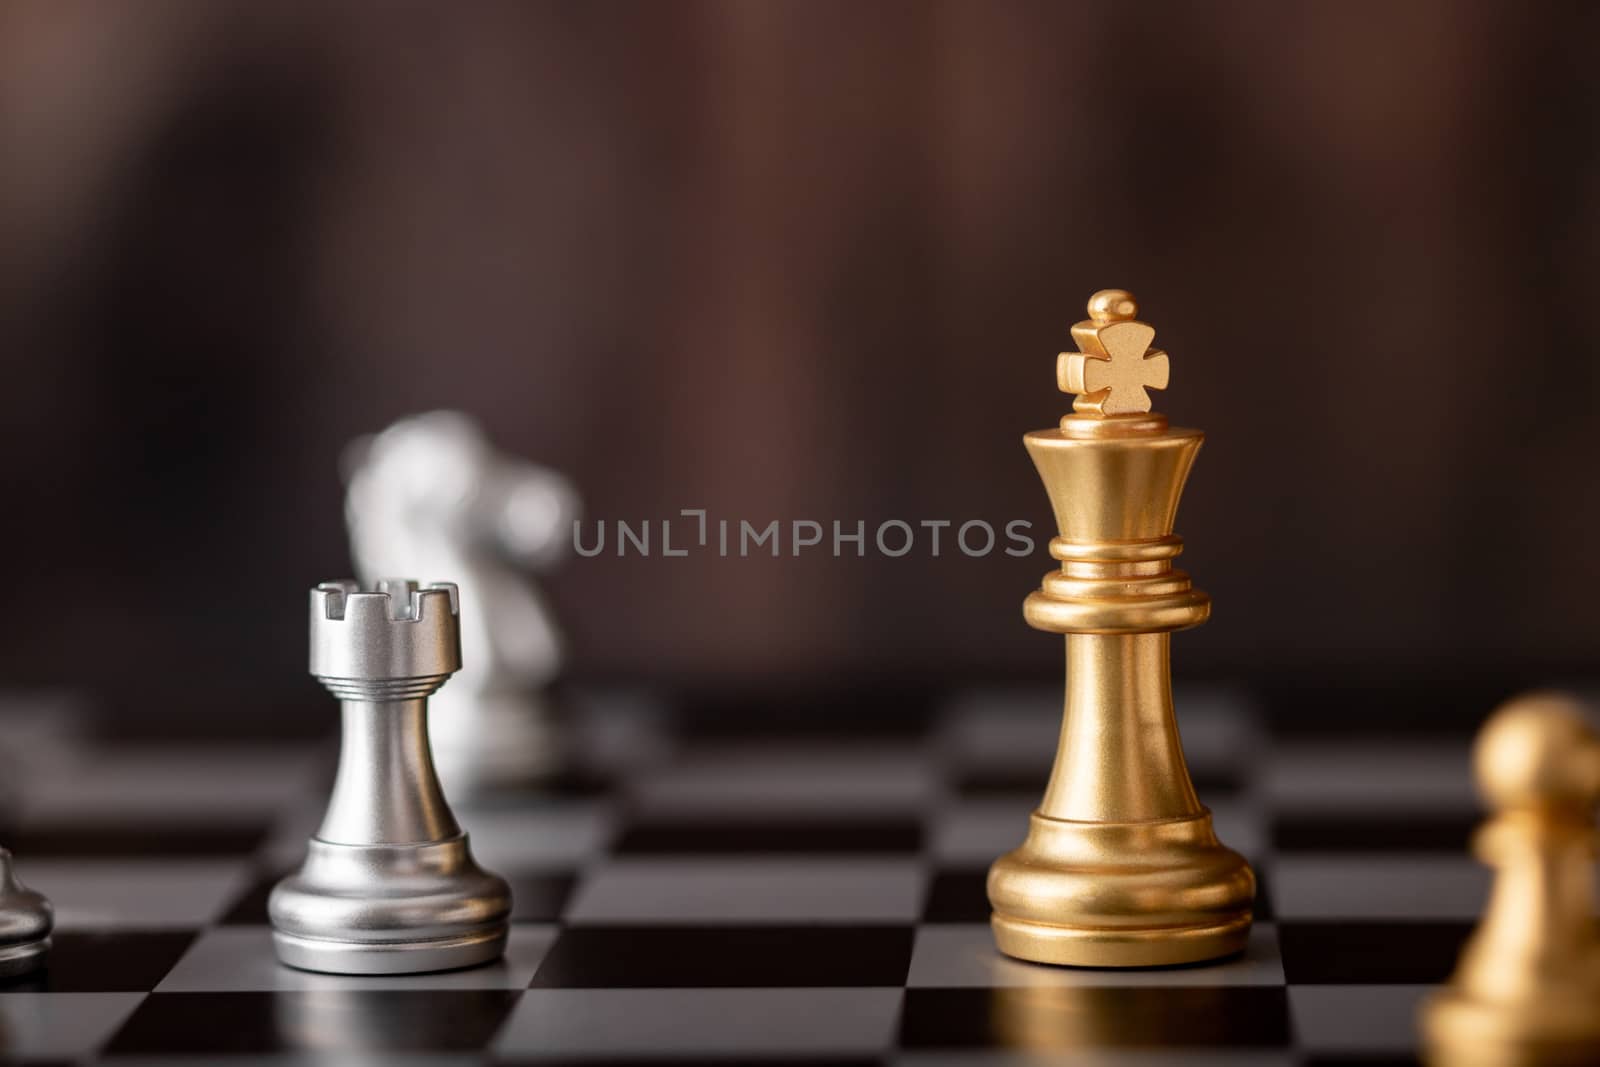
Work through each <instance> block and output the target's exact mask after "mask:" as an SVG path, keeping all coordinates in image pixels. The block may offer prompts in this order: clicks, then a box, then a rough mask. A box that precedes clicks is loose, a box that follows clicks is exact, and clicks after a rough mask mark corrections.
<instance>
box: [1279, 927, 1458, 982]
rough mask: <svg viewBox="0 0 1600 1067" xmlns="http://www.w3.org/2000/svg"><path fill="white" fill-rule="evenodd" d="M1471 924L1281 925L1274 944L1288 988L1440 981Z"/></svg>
mask: <svg viewBox="0 0 1600 1067" xmlns="http://www.w3.org/2000/svg"><path fill="white" fill-rule="evenodd" d="M1472 926H1473V924H1472V923H1470V922H1342V921H1341V922H1283V921H1281V920H1280V921H1279V923H1278V943H1279V946H1280V950H1281V952H1282V953H1283V973H1284V977H1285V978H1286V979H1287V980H1288V982H1289V984H1290V985H1375V984H1387V985H1426V984H1430V983H1435V982H1442V981H1444V980H1445V979H1446V978H1448V977H1449V976H1450V972H1451V971H1453V970H1454V969H1455V965H1456V960H1457V958H1458V957H1459V956H1460V955H1461V949H1462V947H1463V946H1464V945H1465V944H1466V941H1467V937H1468V936H1469V935H1470V934H1471V933H1472Z"/></svg>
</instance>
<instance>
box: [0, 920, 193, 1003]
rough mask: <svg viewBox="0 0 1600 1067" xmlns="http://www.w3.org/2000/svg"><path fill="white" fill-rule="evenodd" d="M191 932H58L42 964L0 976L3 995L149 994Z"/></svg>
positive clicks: (186, 944) (187, 942)
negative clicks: (37, 967)
mask: <svg viewBox="0 0 1600 1067" xmlns="http://www.w3.org/2000/svg"><path fill="white" fill-rule="evenodd" d="M194 938H195V935H194V933H193V932H189V931H182V930H161V931H156V930H137V931H135V930H125V931H118V932H109V931H107V932H96V933H78V932H74V931H67V932H61V931H57V932H56V933H55V934H54V935H53V936H52V937H51V939H50V942H51V944H50V954H49V955H48V956H46V957H45V964H44V966H43V967H41V968H39V969H38V970H35V971H30V972H29V973H27V974H22V975H18V976H16V977H15V978H5V979H0V995H4V994H5V993H148V992H149V991H150V990H152V989H154V988H155V987H156V985H157V984H158V983H159V982H160V981H161V979H162V978H164V977H166V974H167V972H168V971H170V970H171V969H172V967H173V965H174V964H176V963H177V962H178V959H179V957H181V956H182V955H183V954H184V952H185V951H187V950H188V948H189V945H190V944H191V943H192V942H193V941H194Z"/></svg>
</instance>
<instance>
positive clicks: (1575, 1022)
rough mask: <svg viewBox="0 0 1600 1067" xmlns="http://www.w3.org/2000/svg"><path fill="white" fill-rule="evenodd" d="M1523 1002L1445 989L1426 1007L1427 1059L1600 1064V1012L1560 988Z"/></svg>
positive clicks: (1476, 1066)
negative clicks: (1518, 1002) (1511, 1002)
mask: <svg viewBox="0 0 1600 1067" xmlns="http://www.w3.org/2000/svg"><path fill="white" fill-rule="evenodd" d="M1546 992H1547V993H1548V994H1549V995H1546V996H1541V997H1539V998H1538V999H1533V1000H1529V1001H1528V1002H1526V1003H1521V1004H1504V1003H1497V1002H1494V1001H1487V1000H1480V999H1476V998H1474V997H1471V996H1468V995H1467V994H1465V993H1463V992H1460V991H1458V990H1453V989H1446V990H1444V991H1443V992H1441V993H1439V994H1437V995H1436V996H1435V997H1434V998H1433V999H1431V1000H1429V1001H1428V1002H1427V1003H1426V1005H1425V1006H1424V1007H1423V1011H1422V1039H1423V1050H1424V1053H1425V1055H1424V1059H1425V1060H1426V1062H1427V1063H1429V1064H1432V1065H1436V1067H1577V1065H1579V1064H1594V1063H1597V1062H1600V1012H1597V1011H1596V1008H1595V1000H1594V995H1595V994H1596V993H1597V992H1600V990H1596V989H1591V990H1590V991H1589V994H1590V995H1588V996H1584V995H1582V992H1581V991H1577V992H1576V994H1575V995H1568V996H1561V995H1559V994H1558V991H1546Z"/></svg>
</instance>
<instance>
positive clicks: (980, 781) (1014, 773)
mask: <svg viewBox="0 0 1600 1067" xmlns="http://www.w3.org/2000/svg"><path fill="white" fill-rule="evenodd" d="M1053 756H1054V753H1051V757H1052V758H1051V759H1044V760H1042V761H1041V762H1039V763H1037V764H1035V765H1033V766H1018V765H1015V764H1009V765H1004V766H990V767H969V768H967V769H965V770H962V771H959V772H957V774H956V778H955V788H956V792H957V793H958V794H959V795H960V796H961V797H962V798H964V799H968V800H975V799H976V800H982V799H988V798H992V797H1010V796H1025V797H1028V798H1029V799H1030V800H1032V801H1037V800H1038V799H1039V798H1040V797H1042V796H1044V789H1045V786H1046V785H1047V784H1049V781H1050V768H1051V764H1052V760H1053ZM1189 778H1190V780H1191V781H1192V782H1193V783H1194V787H1195V790H1196V791H1197V792H1198V793H1199V794H1200V796H1201V797H1203V798H1204V799H1206V800H1211V801H1215V800H1220V799H1222V798H1224V797H1228V796H1232V795H1234V794H1237V793H1239V792H1240V791H1241V790H1242V789H1243V788H1244V783H1243V782H1242V781H1241V779H1240V776H1239V775H1238V774H1236V773H1234V772H1233V771H1230V770H1227V769H1224V768H1203V767H1202V768H1195V767H1191V768H1190V769H1189Z"/></svg>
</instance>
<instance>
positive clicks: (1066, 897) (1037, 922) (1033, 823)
mask: <svg viewBox="0 0 1600 1067" xmlns="http://www.w3.org/2000/svg"><path fill="white" fill-rule="evenodd" d="M1255 892H1256V880H1255V875H1254V874H1253V873H1252V872H1251V870H1250V865H1249V864H1248V863H1246V862H1245V860H1244V857H1243V856H1240V855H1239V854H1238V853H1237V852H1235V851H1233V850H1232V849H1231V848H1228V847H1226V846H1224V845H1223V844H1222V843H1221V842H1219V841H1218V840H1217V836H1216V834H1215V832H1213V830H1212V828H1211V813H1210V812H1207V811H1203V810H1202V811H1201V812H1200V813H1199V814H1195V815H1184V816H1180V817H1177V818H1171V819H1151V820H1147V821H1143V822H1123V823H1111V822H1079V821H1075V820H1071V819H1052V818H1048V817H1046V816H1044V815H1040V814H1039V813H1038V812H1035V813H1034V814H1033V816H1032V818H1031V819H1030V821H1029V825H1028V836H1027V839H1026V840H1025V841H1023V843H1022V846H1021V847H1020V848H1017V849H1015V850H1013V851H1011V852H1008V853H1006V854H1005V855H1004V856H1001V857H1000V858H999V859H998V860H996V861H995V863H994V866H993V867H991V868H990V869H989V903H990V904H991V905H993V907H994V918H993V921H992V925H993V927H994V935H995V942H996V944H997V945H998V946H999V948H1000V951H1002V952H1004V953H1005V954H1006V955H1008V956H1015V957H1017V958H1019V959H1025V960H1032V961H1035V962H1038V963H1057V964H1067V965H1070V966H1075V967H1165V966H1171V965H1174V964H1180V963H1195V962H1197V961H1199V960H1207V959H1216V958H1217V957H1220V956H1229V955H1233V954H1235V953H1239V952H1243V951H1244V947H1245V941H1246V939H1247V938H1248V937H1249V934H1250V918H1251V907H1252V905H1253V904H1254V902H1255Z"/></svg>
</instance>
